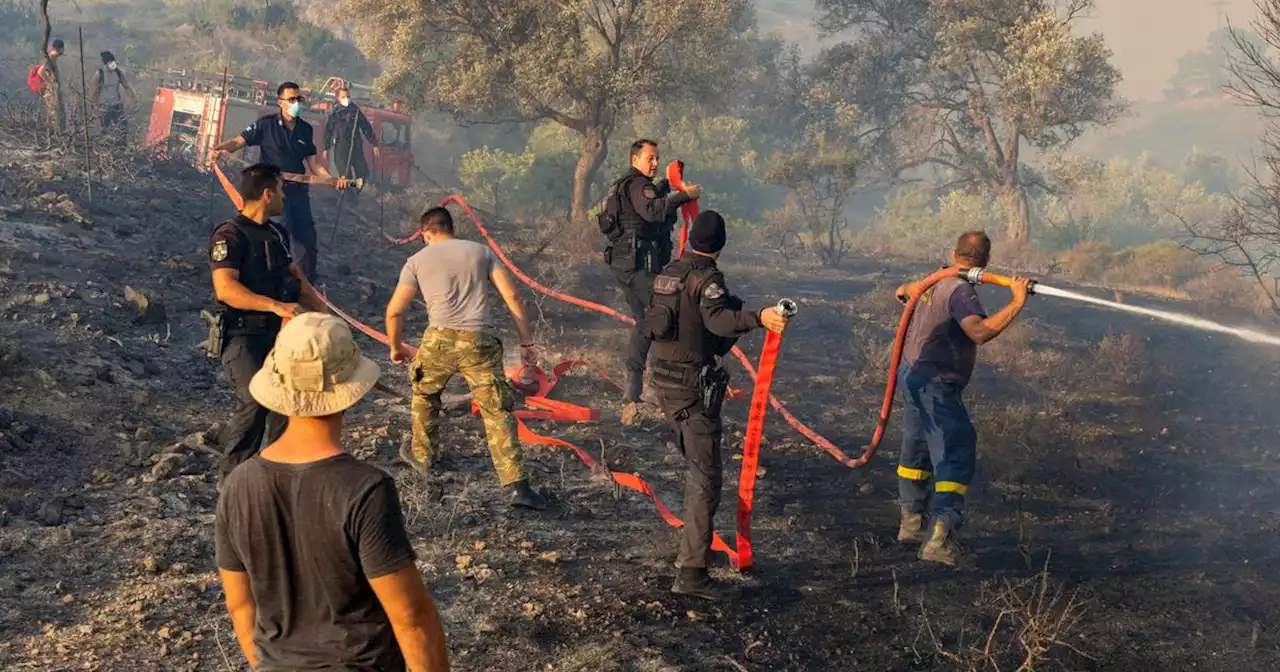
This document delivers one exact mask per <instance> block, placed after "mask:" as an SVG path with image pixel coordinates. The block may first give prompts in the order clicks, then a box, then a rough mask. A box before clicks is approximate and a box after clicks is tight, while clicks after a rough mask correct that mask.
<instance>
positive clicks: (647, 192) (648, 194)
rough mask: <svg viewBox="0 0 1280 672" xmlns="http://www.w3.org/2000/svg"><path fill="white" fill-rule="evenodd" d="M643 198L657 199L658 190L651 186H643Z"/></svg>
mask: <svg viewBox="0 0 1280 672" xmlns="http://www.w3.org/2000/svg"><path fill="white" fill-rule="evenodd" d="M644 197H645V198H657V197H658V190H657V188H655V187H654V186H653V185H652V184H646V185H644Z"/></svg>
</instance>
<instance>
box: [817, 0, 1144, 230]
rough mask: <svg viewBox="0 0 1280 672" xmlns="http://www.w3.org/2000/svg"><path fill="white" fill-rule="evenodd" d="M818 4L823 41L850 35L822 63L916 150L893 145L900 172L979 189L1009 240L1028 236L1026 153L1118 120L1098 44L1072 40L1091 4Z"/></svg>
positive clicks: (1086, 0) (1118, 104) (1032, 181)
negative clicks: (894, 118) (938, 174)
mask: <svg viewBox="0 0 1280 672" xmlns="http://www.w3.org/2000/svg"><path fill="white" fill-rule="evenodd" d="M817 2H818V7H819V9H820V10H821V12H822V15H821V17H820V20H819V23H820V26H821V27H822V29H823V30H824V31H826V32H828V33H835V32H839V31H844V30H849V29H852V31H853V32H852V34H853V35H854V37H853V38H851V42H850V43H849V46H848V48H845V49H832V50H830V51H828V52H827V53H826V54H824V57H823V58H824V60H825V62H826V63H827V64H828V65H829V66H830V68H831V70H832V72H838V73H842V76H848V77H852V78H854V79H855V80H856V81H865V82H871V83H873V86H871V87H869V88H870V89H872V90H875V91H877V92H879V93H880V94H881V95H884V96H886V98H885V99H884V100H882V101H880V102H879V103H878V104H879V105H880V106H881V107H884V108H893V109H894V110H896V112H897V113H898V114H899V115H901V120H902V124H903V128H904V129H907V132H905V133H903V134H902V137H903V138H909V139H913V140H915V142H914V143H913V144H912V145H907V144H903V145H901V146H900V148H901V150H902V151H903V156H902V157H901V160H900V164H899V165H900V167H902V168H909V167H912V166H921V165H932V166H936V167H941V168H944V169H946V171H947V172H948V173H949V174H950V176H951V178H952V179H953V180H954V184H957V185H960V184H962V185H966V186H970V187H977V188H981V189H983V190H985V191H986V192H987V193H989V194H990V195H991V196H993V197H994V198H996V199H997V200H998V201H999V202H1000V204H1001V205H1002V206H1003V209H1004V212H1005V216H1006V219H1007V237H1008V239H1010V240H1012V241H1027V240H1029V238H1030V234H1031V221H1030V219H1031V217H1030V207H1029V205H1028V198H1027V188H1028V187H1032V186H1037V185H1038V184H1039V182H1040V181H1039V180H1038V178H1036V177H1035V176H1032V175H1030V174H1028V172H1027V170H1026V169H1025V168H1024V167H1023V163H1024V158H1023V157H1024V151H1023V150H1024V147H1032V148H1035V149H1038V150H1047V149H1051V148H1056V147H1061V146H1063V145H1066V144H1068V143H1070V142H1072V141H1073V140H1075V139H1076V138H1078V137H1079V136H1080V135H1081V134H1082V133H1084V132H1085V130H1087V129H1088V128H1090V127H1091V126H1095V125H1099V124H1107V123H1110V122H1111V121H1113V120H1114V119H1116V118H1117V117H1118V116H1119V115H1120V114H1121V113H1122V112H1123V110H1124V103H1123V102H1122V101H1120V100H1118V99H1117V97H1116V93H1115V89H1116V85H1117V84H1118V83H1119V81H1120V73H1119V71H1118V70H1116V68H1115V67H1114V66H1112V65H1111V63H1110V56H1111V53H1110V50H1109V49H1108V48H1107V47H1106V45H1105V44H1103V41H1102V37H1101V35H1099V34H1096V33H1095V34H1091V35H1077V34H1075V33H1073V31H1072V24H1073V21H1074V20H1075V18H1076V17H1077V16H1079V15H1080V14H1081V13H1082V12H1084V11H1086V10H1088V9H1089V8H1090V7H1092V4H1093V3H1092V0H1065V2H1062V3H1055V2H1053V1H1052V0H817ZM886 82H888V83H892V84H893V85H892V86H876V85H874V84H882V83H886ZM845 88H846V89H849V90H856V89H857V88H858V87H857V86H854V85H850V86H846V87H845Z"/></svg>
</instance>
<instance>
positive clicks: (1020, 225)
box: [998, 186, 1031, 243]
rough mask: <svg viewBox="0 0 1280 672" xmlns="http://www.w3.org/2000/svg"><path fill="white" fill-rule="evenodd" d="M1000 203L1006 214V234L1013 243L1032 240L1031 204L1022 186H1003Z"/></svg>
mask: <svg viewBox="0 0 1280 672" xmlns="http://www.w3.org/2000/svg"><path fill="white" fill-rule="evenodd" d="M998 196H999V199H1000V205H1001V206H1002V207H1003V208H1004V214H1005V223H1006V224H1005V225H1006V227H1007V228H1006V229H1005V236H1006V238H1007V239H1008V242H1011V243H1030V242H1031V204H1030V203H1029V202H1028V201H1027V192H1026V191H1025V190H1023V188H1022V187H1021V186H1013V187H1001V189H1000V193H999V195H998Z"/></svg>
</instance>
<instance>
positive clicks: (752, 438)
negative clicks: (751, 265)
mask: <svg viewBox="0 0 1280 672" xmlns="http://www.w3.org/2000/svg"><path fill="white" fill-rule="evenodd" d="M213 170H214V173H215V174H216V175H217V177H218V180H219V181H220V182H221V183H222V186H223V188H224V190H225V191H226V192H227V195H228V197H230V198H231V200H232V202H233V203H235V204H236V207H237V209H240V208H243V207H244V204H243V200H242V199H240V198H239V195H238V194H237V193H236V191H235V189H234V188H232V186H231V183H230V181H229V180H227V178H226V176H225V175H224V174H223V173H222V170H221V169H220V168H219V167H218V165H217V164H216V163H214V164H213ZM449 201H453V202H455V203H457V204H458V205H459V206H460V207H462V208H463V210H464V211H466V213H467V214H468V215H469V216H470V217H471V218H472V220H473V221H474V223H475V224H476V228H477V229H478V230H479V231H480V233H481V235H483V236H484V237H485V239H486V240H488V242H489V245H490V247H491V248H492V249H493V251H494V252H495V253H496V254H497V255H498V258H499V259H500V260H501V261H502V262H503V264H505V265H506V266H507V267H508V268H509V269H511V270H512V272H514V273H515V274H516V275H517V276H518V277H520V279H521V280H523V281H524V282H525V283H526V284H528V285H529V286H530V287H533V288H534V289H536V290H538V291H541V292H543V293H545V294H548V295H551V296H556V297H557V298H560V299H562V300H565V301H568V302H570V303H574V304H575V305H580V306H583V307H586V308H590V309H592V310H597V311H600V312H604V313H607V314H611V315H613V316H615V317H617V318H619V319H622V320H624V321H627V322H631V323H634V321H633V320H631V318H629V317H628V316H626V315H622V314H619V313H617V312H615V311H613V310H611V309H609V308H607V307H605V306H602V305H599V304H596V303H592V302H590V301H584V300H582V299H578V298H576V297H572V296H568V295H563V294H560V293H558V292H554V291H553V290H550V289H548V288H546V287H543V286H542V285H540V284H538V283H537V282H536V281H534V280H533V279H532V278H530V277H528V276H527V275H525V274H524V273H523V272H522V271H520V269H519V268H517V267H516V266H515V264H513V263H512V262H511V260H510V259H509V258H507V256H506V254H505V253H503V251H502V248H501V247H500V246H499V245H498V244H497V241H496V240H494V239H493V238H492V236H490V234H489V232H488V230H487V229H485V227H484V224H483V223H481V221H480V219H479V218H478V217H477V216H476V214H475V212H474V211H472V209H471V206H470V205H468V204H467V202H466V201H465V200H463V199H462V197H460V196H457V195H451V196H449V197H448V198H446V199H445V200H444V203H448V202H449ZM442 204H443V203H442ZM383 235H384V237H386V238H387V239H388V240H391V241H392V242H397V243H401V242H408V241H410V240H413V239H414V238H416V237H417V236H416V235H415V236H411V237H410V238H408V239H404V240H403V241H400V240H396V239H393V238H390V237H389V236H386V235H385V234H383ZM304 282H305V279H304ZM312 290H313V291H315V289H314V288H312ZM316 295H317V296H319V297H320V299H321V301H323V302H324V303H325V305H326V306H327V307H328V308H329V309H330V310H332V311H333V312H334V314H335V315H337V316H338V317H340V318H342V319H343V320H345V321H346V322H347V323H349V324H351V325H352V326H353V327H354V328H356V329H357V330H359V331H360V332H362V333H364V334H366V335H368V336H370V337H371V338H373V339H375V340H377V341H379V342H381V343H384V344H386V343H388V342H389V341H388V339H387V336H386V334H383V333H382V332H380V331H378V330H376V329H374V328H372V327H370V326H369V325H367V324H364V323H363V322H360V321H359V320H357V319H355V318H353V317H351V316H350V315H348V314H346V313H345V312H343V311H342V309H341V308H339V307H338V306H336V305H334V304H333V303H332V302H331V301H330V300H329V298H328V297H326V296H325V295H323V294H321V293H319V292H318V291H316ZM778 309H779V311H780V312H782V313H783V314H784V315H787V316H788V317H790V316H792V315H794V314H795V313H796V305H795V303H794V302H792V301H790V300H783V301H782V302H779V304H778ZM780 345H781V335H780V334H777V333H774V332H768V334H767V335H766V337H765V343H764V347H763V350H762V352H761V355H760V370H759V373H756V372H755V371H754V370H752V369H751V367H750V364H749V363H747V362H746V358H745V356H743V355H742V353H741V351H739V350H738V349H737V348H734V351H735V353H736V354H737V355H738V357H739V358H740V359H742V360H743V363H744V365H746V366H747V369H748V371H750V372H751V373H752V375H753V377H755V378H756V380H757V383H756V389H755V391H754V394H753V396H752V401H751V410H750V413H749V416H748V422H747V430H746V437H745V440H744V443H743V464H742V473H741V477H740V479H739V490H738V515H737V542H738V545H739V549H740V551H735V550H734V549H733V548H731V547H730V546H729V545H728V544H727V543H725V541H724V539H723V538H721V537H720V535H719V534H715V535H713V538H712V544H711V547H712V549H713V550H716V551H720V552H722V553H724V554H725V555H726V556H728V558H729V561H730V563H731V564H732V565H733V566H734V567H735V568H737V569H738V570H739V571H741V570H743V569H746V568H748V567H750V566H751V564H752V560H753V554H752V550H751V530H750V526H751V510H752V507H753V504H754V498H755V479H756V472H757V469H758V466H759V453H760V440H761V437H762V436H763V432H764V417H765V413H766V411H767V406H766V401H772V402H773V404H774V405H775V406H776V407H779V408H781V404H779V403H778V402H777V400H776V399H773V398H772V396H771V395H770V394H769V387H770V386H771V384H772V380H773V371H774V367H775V365H776V362H777V356H778V350H779V346H780ZM404 346H405V347H406V348H407V349H408V350H409V351H410V352H416V348H413V346H411V345H409V344H404ZM582 364H585V362H581V361H577V360H572V361H566V362H561V363H559V364H557V365H556V366H555V367H554V368H553V369H552V373H551V376H550V378H548V376H547V375H546V374H545V373H544V372H543V371H542V370H541V369H539V368H537V367H524V366H522V367H520V368H519V369H516V370H515V371H508V372H507V375H508V377H509V378H510V379H512V381H513V383H515V384H517V385H519V380H520V379H521V377H522V375H523V374H525V373H526V370H527V372H528V373H530V374H531V375H532V377H533V378H534V379H535V381H537V386H536V388H535V389H533V390H527V391H528V392H529V396H527V397H525V404H526V405H527V406H529V408H530V409H531V410H517V411H516V412H515V415H516V418H517V423H518V425H517V426H518V434H519V437H520V439H521V441H524V442H525V443H528V444H537V445H548V446H558V447H563V448H569V449H570V450H572V451H573V452H574V454H575V455H577V456H578V458H579V459H581V460H582V462H583V463H584V464H585V465H587V466H588V467H589V468H591V469H592V470H593V471H594V472H597V473H601V474H604V475H606V476H607V477H608V478H609V479H610V480H611V481H613V482H614V483H616V484H618V485H619V486H621V487H625V488H628V489H630V490H634V491H636V492H640V493H642V494H645V495H647V496H648V497H649V498H650V499H651V500H653V503H654V506H655V507H656V508H657V509H658V513H659V515H661V516H662V518H663V520H664V521H666V522H667V523H668V524H670V525H672V526H674V527H681V526H683V524H684V523H683V521H681V520H680V518H678V517H677V516H676V515H675V514H674V513H673V512H672V511H671V509H670V508H668V507H667V506H666V505H665V504H663V502H662V501H661V500H660V499H659V498H658V496H657V494H656V493H654V491H653V487H652V486H650V485H649V484H648V483H647V482H646V481H644V479H642V478H640V477H639V475H637V474H627V473H622V472H617V471H608V470H606V469H604V468H603V467H602V466H601V465H599V464H598V463H596V461H595V460H594V459H592V457H591V455H590V454H589V453H587V452H586V451H584V450H582V449H581V448H579V447H577V446H575V445H573V444H571V443H569V442H567V441H563V440H561V439H557V438H554V437H547V436H542V435H540V434H538V433H536V432H534V431H533V430H531V429H529V427H528V426H527V425H526V424H525V422H524V421H525V420H527V419H528V420H560V421H568V422H584V421H592V420H597V419H599V416H600V413H599V411H598V410H596V409H591V408H585V407H582V406H577V405H575V404H570V403H566V402H562V401H556V400H552V399H548V398H546V397H547V394H548V393H550V392H551V390H552V389H554V387H555V385H556V383H557V382H558V380H559V377H560V375H562V374H563V373H565V372H567V371H568V370H569V369H571V368H573V367H574V366H577V365H582ZM595 368H596V370H597V371H598V372H599V373H600V374H601V376H602V377H603V378H604V379H605V380H606V381H608V382H609V383H610V384H611V385H613V386H614V387H617V388H618V389H621V388H620V387H619V386H618V384H617V383H616V382H615V381H613V380H612V379H610V378H609V377H608V376H607V375H606V374H605V373H604V372H603V371H601V370H600V369H599V367H595ZM385 389H390V388H385ZM472 411H473V412H478V411H479V409H478V408H476V407H475V405H474V403H473V404H472ZM783 413H784V415H785V417H790V414H787V413H786V411H785V410H783ZM790 419H791V420H792V421H794V418H790ZM794 424H799V422H798V421H794ZM800 426H801V427H803V429H804V430H807V431H809V432H810V433H811V432H812V430H809V429H808V427H804V426H803V425H800ZM814 435H815V436H817V435H816V434H814ZM818 438H821V437H818ZM823 440H824V441H825V439H823Z"/></svg>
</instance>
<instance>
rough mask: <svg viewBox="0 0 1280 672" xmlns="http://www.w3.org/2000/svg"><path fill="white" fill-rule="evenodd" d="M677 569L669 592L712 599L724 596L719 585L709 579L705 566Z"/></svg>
mask: <svg viewBox="0 0 1280 672" xmlns="http://www.w3.org/2000/svg"><path fill="white" fill-rule="evenodd" d="M679 571H680V573H679V574H677V575H676V582H675V583H673V584H672V585H671V592H673V593H675V594H676V595H689V596H690V597H699V598H702V599H704V600H712V601H715V600H719V599H722V598H723V597H724V594H723V593H722V592H721V590H720V585H719V584H717V583H716V582H715V581H712V580H711V575H710V574H708V573H707V568H706V567H681V568H680V570H679Z"/></svg>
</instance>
